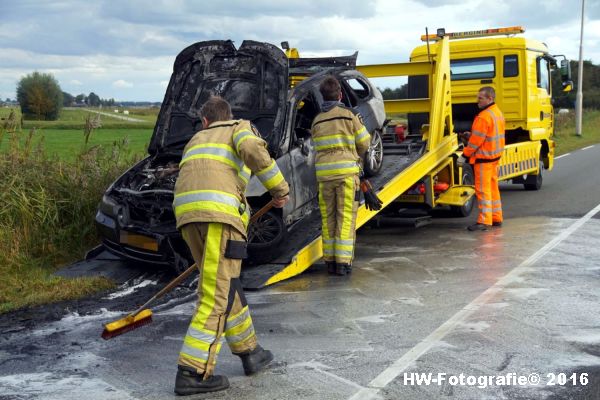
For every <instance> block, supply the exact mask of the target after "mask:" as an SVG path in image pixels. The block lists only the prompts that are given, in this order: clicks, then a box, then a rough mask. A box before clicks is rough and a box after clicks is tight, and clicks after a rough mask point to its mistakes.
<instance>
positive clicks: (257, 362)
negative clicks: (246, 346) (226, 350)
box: [234, 345, 273, 375]
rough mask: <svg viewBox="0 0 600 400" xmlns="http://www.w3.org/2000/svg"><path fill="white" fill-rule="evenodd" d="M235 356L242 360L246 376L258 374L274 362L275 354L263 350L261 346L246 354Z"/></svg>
mask: <svg viewBox="0 0 600 400" xmlns="http://www.w3.org/2000/svg"><path fill="white" fill-rule="evenodd" d="M234 354H235V355H236V356H239V357H240V358H241V359H242V365H243V366H244V373H245V374H246V375H252V374H255V373H257V372H258V371H260V370H261V369H263V368H264V367H266V366H267V364H269V363H270V362H271V361H273V353H271V352H270V351H269V350H265V349H263V348H262V347H261V346H260V345H256V348H255V349H254V350H251V351H248V352H246V353H234Z"/></svg>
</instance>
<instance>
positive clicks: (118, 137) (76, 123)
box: [0, 108, 158, 161]
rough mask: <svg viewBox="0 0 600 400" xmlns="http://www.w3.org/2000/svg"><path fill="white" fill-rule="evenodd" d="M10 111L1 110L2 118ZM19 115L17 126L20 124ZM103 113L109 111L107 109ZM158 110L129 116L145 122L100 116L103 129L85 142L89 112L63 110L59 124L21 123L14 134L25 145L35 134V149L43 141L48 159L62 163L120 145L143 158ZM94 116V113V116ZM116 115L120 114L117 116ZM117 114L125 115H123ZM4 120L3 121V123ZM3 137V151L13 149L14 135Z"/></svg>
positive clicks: (43, 122) (99, 129)
mask: <svg viewBox="0 0 600 400" xmlns="http://www.w3.org/2000/svg"><path fill="white" fill-rule="evenodd" d="M10 111H11V109H8V108H0V118H8V115H9V113H10ZM15 111H16V112H17V121H18V124H19V125H20V124H21V121H20V113H19V112H18V110H15ZM103 112H109V110H104V111H103ZM157 113H158V109H155V108H154V109H137V110H131V111H130V114H129V115H128V117H132V118H137V119H143V120H144V122H131V121H122V120H118V119H114V118H111V117H106V116H103V115H101V116H100V126H99V127H98V128H96V129H94V130H93V132H92V134H91V135H90V137H89V139H88V143H87V144H86V143H85V136H84V127H85V118H86V117H87V116H89V115H90V112H88V111H85V110H82V109H78V108H71V109H63V110H62V112H61V117H60V119H59V120H58V121H30V120H25V121H22V129H21V130H20V131H17V132H16V133H15V134H16V136H17V138H18V140H19V142H20V143H21V145H22V144H24V143H25V141H26V140H27V139H28V137H29V133H30V132H31V131H32V130H33V134H32V143H31V145H32V148H36V147H38V145H39V144H40V142H42V141H43V149H44V151H45V153H46V154H47V155H48V156H57V157H58V158H59V159H61V160H65V161H74V160H75V159H76V157H77V154H79V153H80V152H82V151H83V150H85V149H89V148H91V147H94V146H102V147H107V146H110V147H112V146H113V145H115V144H117V145H118V146H119V147H121V148H122V150H123V151H124V152H125V153H127V154H139V155H144V154H145V153H146V149H147V147H148V144H149V142H150V138H151V136H152V131H153V128H154V124H155V121H156V117H157ZM91 115H92V116H93V115H95V114H93V113H92V114H91ZM115 115H117V114H115ZM118 115H121V116H123V114H122V113H119V114H118ZM1 122H2V121H1V120H0V123H1ZM3 136H4V137H0V140H1V141H0V151H7V149H8V148H9V147H10V141H11V135H9V134H4V135H3Z"/></svg>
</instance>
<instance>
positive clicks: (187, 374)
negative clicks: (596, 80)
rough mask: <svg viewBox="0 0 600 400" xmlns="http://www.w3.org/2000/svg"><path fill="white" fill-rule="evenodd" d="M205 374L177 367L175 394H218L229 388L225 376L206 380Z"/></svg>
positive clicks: (192, 369) (214, 376) (210, 377)
mask: <svg viewBox="0 0 600 400" xmlns="http://www.w3.org/2000/svg"><path fill="white" fill-rule="evenodd" d="M203 378H204V374H199V373H198V372H197V371H196V370H195V369H194V368H190V367H184V366H182V365H178V366H177V376H176V377H175V394H177V395H179V396H189V395H192V394H198V393H208V392H217V391H219V390H225V389H227V388H228V387H229V380H228V379H227V377H226V376H223V375H212V376H209V377H208V378H207V379H206V380H204V379H203Z"/></svg>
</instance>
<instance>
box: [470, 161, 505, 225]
mask: <svg viewBox="0 0 600 400" xmlns="http://www.w3.org/2000/svg"><path fill="white" fill-rule="evenodd" d="M474 174H475V194H476V195H477V203H478V205H479V216H478V218H477V222H478V223H480V224H486V225H491V224H492V222H502V202H501V200H500V189H498V161H495V162H489V163H476V164H475V165H474Z"/></svg>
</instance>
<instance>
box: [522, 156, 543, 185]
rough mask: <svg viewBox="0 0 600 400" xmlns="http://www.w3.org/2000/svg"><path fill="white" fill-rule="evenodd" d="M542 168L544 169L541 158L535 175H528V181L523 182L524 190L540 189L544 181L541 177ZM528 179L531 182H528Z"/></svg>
mask: <svg viewBox="0 0 600 400" xmlns="http://www.w3.org/2000/svg"><path fill="white" fill-rule="evenodd" d="M543 169H544V162H543V161H542V160H540V170H539V172H538V174H537V175H530V176H528V177H527V181H528V182H527V183H524V184H523V186H524V187H525V190H540V189H541V188H542V183H543V182H544V179H543V177H542V170H543ZM533 177H535V178H534V179H530V178H533ZM530 180H531V181H533V182H529V181H530Z"/></svg>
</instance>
